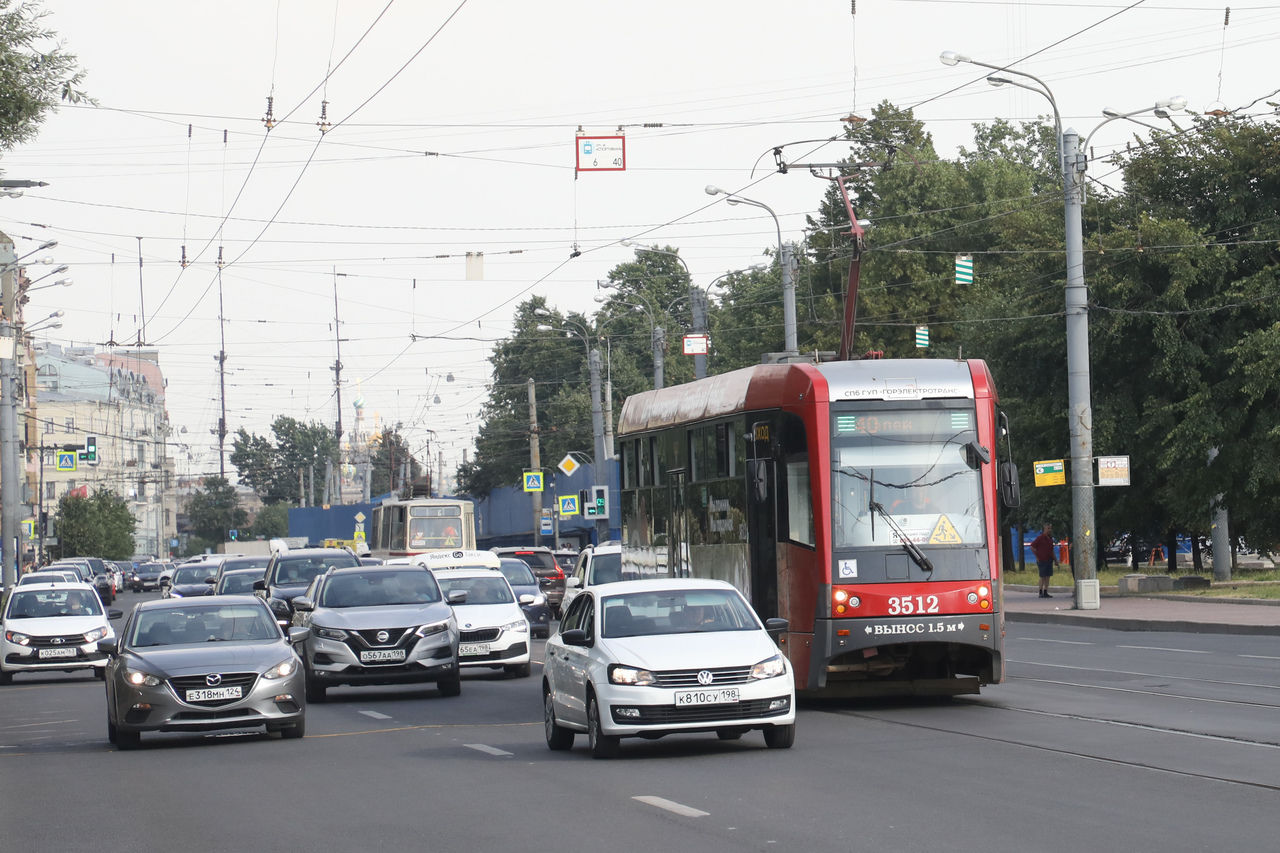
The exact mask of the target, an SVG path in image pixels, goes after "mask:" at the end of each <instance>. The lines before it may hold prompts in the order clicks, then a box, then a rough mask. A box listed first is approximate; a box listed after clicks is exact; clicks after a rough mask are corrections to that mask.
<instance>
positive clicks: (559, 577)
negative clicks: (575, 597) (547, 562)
mask: <svg viewBox="0 0 1280 853" xmlns="http://www.w3.org/2000/svg"><path fill="white" fill-rule="evenodd" d="M555 572H556V573H555V574H554V575H552V576H551V577H553V578H555V579H556V580H563V579H564V572H562V571H560V567H559V566H556V568H555Z"/></svg>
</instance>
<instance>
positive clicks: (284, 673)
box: [262, 658, 298, 681]
mask: <svg viewBox="0 0 1280 853" xmlns="http://www.w3.org/2000/svg"><path fill="white" fill-rule="evenodd" d="M297 668H298V661H297V660H296V659H295V658H289V659H288V660H282V661H280V663H278V664H276V665H275V666H273V667H271V669H269V670H267V671H266V672H264V673H262V677H263V678H265V679H267V680H268V681H275V680H276V679H277V678H286V677H288V676H290V675H293V673H294V670H296V669H297Z"/></svg>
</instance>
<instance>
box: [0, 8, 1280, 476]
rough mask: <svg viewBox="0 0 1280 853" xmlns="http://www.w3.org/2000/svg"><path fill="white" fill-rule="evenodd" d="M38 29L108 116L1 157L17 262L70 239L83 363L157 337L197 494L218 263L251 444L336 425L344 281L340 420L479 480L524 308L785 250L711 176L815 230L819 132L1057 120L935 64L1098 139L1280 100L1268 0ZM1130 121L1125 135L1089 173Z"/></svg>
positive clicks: (57, 335) (373, 15) (63, 128)
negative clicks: (656, 251)
mask: <svg viewBox="0 0 1280 853" xmlns="http://www.w3.org/2000/svg"><path fill="white" fill-rule="evenodd" d="M44 5H45V7H46V8H47V9H48V10H49V12H50V14H49V16H48V18H47V19H46V23H47V24H48V25H49V26H50V27H51V28H52V29H53V30H55V31H57V32H58V33H59V34H60V36H61V37H62V40H63V42H64V45H65V48H66V49H67V50H69V51H70V52H72V53H75V54H76V55H78V56H79V58H80V61H81V64H82V65H83V67H84V68H85V69H86V71H87V78H86V80H85V82H84V88H85V89H86V90H87V91H88V92H89V93H90V94H91V95H92V96H93V97H94V98H96V100H97V102H98V106H96V107H91V106H66V107H63V108H61V109H60V110H59V112H58V113H57V114H56V115H54V116H52V117H51V118H50V119H49V120H48V122H47V123H46V124H45V126H44V128H43V131H42V133H41V135H40V137H39V139H38V140H37V141H36V142H34V143H32V144H30V145H26V146H23V147H20V148H18V149H16V150H14V151H11V152H9V153H7V154H5V155H4V156H3V158H2V159H0V169H3V171H4V177H5V178H8V179H22V178H29V179H35V180H43V181H47V182H48V183H49V186H48V187H45V188H43V189H35V190H29V191H27V192H26V194H25V195H24V196H23V197H22V198H19V199H3V200H0V228H2V229H3V230H4V231H5V232H6V233H8V234H9V235H10V236H11V237H13V238H14V239H15V242H16V244H17V251H18V253H19V254H23V253H25V252H27V251H30V250H32V249H34V248H35V247H36V246H38V245H39V243H40V241H43V240H46V239H56V240H57V241H58V243H59V245H58V248H57V249H55V250H54V251H53V253H52V254H53V257H54V259H55V261H56V262H57V263H65V264H68V265H69V266H70V267H71V270H72V271H71V273H69V275H70V276H71V277H72V278H73V280H74V284H73V285H72V286H71V287H66V288H60V287H55V288H49V289H45V290H40V291H37V292H33V293H32V294H31V304H30V305H28V306H27V309H26V311H27V313H26V320H27V322H28V323H33V322H35V321H36V320H38V319H39V318H41V317H44V316H46V315H47V314H48V313H49V312H52V311H54V310H58V309H62V310H65V311H66V316H65V318H64V320H63V326H62V328H61V329H59V330H56V331H53V332H51V333H49V336H48V339H49V340H52V341H56V342H60V343H75V344H86V343H92V344H105V343H108V342H111V341H114V342H115V343H117V344H121V345H128V344H134V343H136V342H137V341H138V339H139V335H140V334H142V328H143V326H144V325H145V335H144V338H143V339H144V341H145V343H146V344H148V345H149V346H153V347H156V348H158V349H159V350H160V359H161V367H162V369H163V371H164V373H165V376H166V377H167V378H168V382H169V385H168V389H167V394H168V410H169V414H170V418H171V421H172V424H173V427H174V430H175V433H177V434H175V436H174V441H175V443H181V444H183V445H185V446H184V447H180V448H175V451H174V452H175V455H176V456H177V457H178V459H179V470H180V471H181V472H184V473H200V472H213V473H216V472H217V469H218V462H217V453H216V447H217V442H216V437H215V436H214V435H212V434H211V432H210V431H211V430H212V429H213V428H214V427H215V425H216V423H217V417H218V409H219V391H218V377H217V360H216V359H217V353H218V351H219V348H220V343H219V322H218V318H219V286H218V285H219V275H218V269H217V260H218V257H219V249H221V256H222V259H223V262H224V266H223V269H222V272H221V276H220V280H221V297H222V315H223V316H224V317H225V325H224V329H225V336H226V352H227V354H228V361H227V368H228V374H227V410H228V423H229V427H230V430H231V432H232V433H234V431H235V430H236V429H238V428H240V427H245V428H247V429H249V430H250V431H252V432H258V433H267V432H268V431H269V425H270V422H271V420H272V419H273V418H274V417H275V416H276V415H278V414H287V415H291V416H293V417H296V418H300V419H303V420H319V421H323V422H326V423H332V422H333V421H334V420H335V418H336V403H335V399H334V383H333V378H334V377H333V371H332V370H331V369H330V368H331V365H332V364H333V362H334V360H335V340H334V338H335V334H334V328H333V318H334V311H335V306H334V295H335V294H334V291H335V284H336V290H337V303H338V306H337V311H338V315H339V317H340V319H341V326H340V333H341V338H342V341H341V354H342V364H343V371H342V381H343V389H342V402H343V407H344V411H343V413H342V418H343V423H344V427H346V429H348V430H350V429H351V428H352V426H353V421H354V415H355V408H354V406H353V404H354V402H355V400H356V399H357V398H360V399H362V400H363V401H364V403H365V407H364V413H365V417H366V418H368V419H370V420H372V419H374V418H377V419H378V420H380V421H381V422H384V423H389V424H392V425H394V424H396V423H400V424H403V427H402V429H403V431H404V432H405V433H406V435H407V437H408V438H409V440H410V443H411V445H412V446H414V447H415V449H420V450H424V451H425V447H426V445H427V443H428V442H429V441H434V442H435V443H434V444H433V445H432V455H433V456H434V453H435V451H436V450H441V451H442V452H443V453H444V457H445V467H446V469H447V470H449V471H451V470H452V469H453V468H454V467H455V466H456V464H457V462H459V461H460V460H461V458H462V454H463V451H464V450H467V451H468V452H469V451H470V446H471V437H472V436H473V434H474V432H475V429H476V427H477V425H478V419H477V415H478V412H479V409H480V406H481V405H482V403H483V402H484V400H485V398H486V396H487V393H488V392H487V383H488V382H489V381H490V378H491V377H490V370H489V366H488V363H487V355H488V353H489V351H490V347H491V345H492V342H493V341H495V340H499V339H501V338H503V337H504V336H506V335H507V334H508V333H509V331H510V328H511V325H510V323H511V315H512V311H513V309H514V308H515V306H516V305H518V304H519V303H520V302H522V301H523V300H525V299H527V298H528V297H529V296H531V295H535V294H539V295H543V296H546V297H547V299H548V300H549V301H550V303H551V304H552V305H553V306H556V307H558V308H560V309H561V310H565V311H569V310H579V311H584V312H589V311H591V310H592V309H593V308H594V307H595V304H594V303H593V302H592V297H593V296H594V295H595V293H596V289H595V282H596V280H597V279H600V278H603V277H604V276H605V275H606V274H607V272H608V270H609V269H610V268H611V267H613V266H614V265H616V264H618V263H620V262H622V261H625V260H627V259H628V258H630V257H631V256H632V255H633V250H632V249H629V248H626V247H623V246H620V245H618V242H619V241H621V240H624V239H628V238H631V239H636V240H638V241H643V242H645V243H650V244H652V243H660V244H663V245H670V246H674V247H678V248H679V249H680V253H681V256H682V257H683V258H684V259H685V261H686V262H687V263H688V265H689V268H690V270H691V271H692V274H693V277H694V280H695V282H697V283H699V284H702V285H706V284H707V283H709V282H710V281H711V280H712V279H713V278H715V277H716V276H717V275H719V274H721V273H723V272H726V271H728V270H733V269H739V268H743V267H746V266H749V265H751V264H753V263H756V262H758V261H760V260H761V254H762V252H764V251H765V250H766V249H768V248H772V247H774V246H775V245H776V242H777V240H776V236H775V234H776V232H775V228H774V223H773V220H772V219H770V218H769V217H768V215H767V214H765V213H764V212H763V211H760V210H756V209H751V208H746V207H743V206H734V207H730V206H728V205H726V204H725V203H724V202H723V201H718V200H716V199H713V198H711V197H709V196H707V195H706V194H705V193H704V192H703V187H704V186H705V185H707V184H717V185H720V186H722V187H725V188H726V189H729V190H735V191H741V192H742V194H743V195H744V196H747V197H749V198H753V199H756V200H758V201H761V202H764V203H766V204H768V205H770V206H771V207H772V208H773V209H774V210H775V211H776V212H777V214H778V216H779V219H780V223H781V228H782V232H783V237H784V239H788V240H799V239H801V238H802V236H803V233H804V232H803V228H804V217H805V215H806V214H810V213H812V212H813V211H814V209H815V208H816V206H817V204H818V201H819V200H820V198H821V196H822V193H823V191H824V189H825V187H826V185H827V184H826V182H825V181H822V180H819V179H817V178H814V177H812V176H811V175H809V174H808V173H807V172H806V171H804V170H796V171H792V172H790V173H788V174H785V175H784V174H778V173H777V172H776V171H775V170H774V168H773V157H772V154H771V153H770V152H771V150H772V148H773V147H774V146H776V145H783V144H787V146H788V147H787V148H786V150H787V151H788V152H789V156H792V157H793V158H794V159H795V160H803V159H805V158H806V157H807V158H808V159H812V160H835V159H838V158H839V157H841V156H844V155H845V154H846V153H847V149H846V148H844V147H842V146H840V145H839V144H834V143H826V144H824V143H822V142H821V141H818V142H811V143H805V142H803V141H805V140H824V139H829V138H830V137H833V136H835V135H837V134H839V133H840V131H841V129H842V125H841V124H840V119H841V118H842V117H844V116H847V115H849V114H851V113H853V114H862V115H869V114H870V110H871V108H872V106H874V105H875V104H877V103H879V102H881V101H882V100H886V99H887V100H890V101H892V102H894V103H896V104H898V105H899V106H913V107H915V108H916V115H917V117H918V118H920V119H922V120H924V121H925V123H926V127H927V129H928V130H929V131H930V132H932V134H933V136H934V139H935V142H936V144H937V146H938V148H939V151H940V152H942V153H943V155H944V156H952V155H954V153H955V150H956V148H957V147H958V146H960V145H970V144H971V139H972V133H971V125H972V123H974V122H982V121H990V120H991V119H993V118H995V117H1003V118H1009V119H1015V120H1016V119H1027V120H1032V119H1035V118H1036V117H1037V116H1039V115H1043V114H1046V113H1047V112H1048V106H1047V102H1046V101H1045V100H1044V99H1043V98H1041V97H1039V96H1037V95H1034V94H1031V93H1029V92H1025V91H1020V90H1009V89H1008V87H1005V89H1002V90H995V89H993V88H992V87H991V86H989V85H988V84H987V83H985V82H984V81H983V79H982V76H983V75H982V71H983V69H980V68H977V67H975V66H973V65H965V64H961V65H958V66H955V67H947V66H945V65H943V64H941V63H940V62H939V60H938V55H939V53H940V52H941V51H944V50H948V49H950V50H956V51H959V52H961V53H964V54H967V55H969V56H971V57H973V58H974V59H978V60H981V61H984V62H989V63H992V64H997V65H999V64H1005V63H1010V62H1015V61H1019V60H1021V61H1019V62H1018V64H1017V66H1016V67H1017V68H1019V69H1022V70H1025V71H1027V72H1029V73H1032V74H1034V75H1036V76H1037V77H1040V78H1041V79H1043V80H1044V81H1045V82H1046V83H1047V84H1048V85H1049V86H1050V87H1051V89H1052V91H1053V93H1054V95H1055V96H1056V98H1057V101H1058V104H1059V106H1060V108H1061V111H1062V114H1063V121H1064V124H1066V125H1067V126H1074V127H1076V128H1077V129H1079V130H1080V131H1081V133H1082V134H1087V133H1088V132H1089V130H1091V129H1092V128H1093V127H1094V126H1095V125H1096V124H1097V123H1098V122H1099V121H1101V111H1102V109H1103V108H1104V107H1112V108H1115V109H1119V110H1124V111H1127V110H1133V109H1138V108H1140V107H1143V106H1146V105H1149V104H1152V103H1153V102H1154V101H1155V100H1157V99H1160V98H1165V97H1168V96H1170V95H1174V94H1180V95H1185V96H1186V97H1187V99H1188V104H1189V107H1190V108H1191V109H1192V110H1196V111H1204V110H1208V109H1211V108H1213V107H1214V106H1216V105H1218V104H1222V105H1225V106H1226V107H1227V108H1236V107H1241V106H1244V105H1246V104H1250V103H1251V102H1254V101H1257V103H1256V104H1255V105H1254V107H1253V108H1252V109H1251V110H1250V112H1251V113H1252V114H1255V115H1256V114H1258V113H1259V111H1260V110H1262V111H1265V110H1268V109H1270V108H1269V107H1267V106H1266V105H1265V101H1266V100H1268V99H1269V100H1273V101H1274V100H1276V96H1275V95H1274V94H1273V91H1274V90H1276V89H1278V88H1280V81H1278V80H1277V74H1276V73H1275V67H1276V65H1275V61H1274V51H1275V44H1276V43H1277V37H1278V36H1280V2H1277V3H1269V2H1263V1H1262V0H1252V2H1246V3H1242V4H1238V5H1237V4H1232V10H1231V18H1230V24H1229V25H1228V26H1226V27H1224V25H1223V11H1224V6H1221V5H1216V6H1215V5H1212V4H1209V3H1206V2H1204V0H1147V2H1139V3H1125V2H1112V0H1093V2H1090V0H1082V2H1068V0H1060V2H1036V1H1035V0H1025V1H1024V0H861V2H858V3H857V4H856V14H854V13H851V3H850V0H787V2H779V0H680V1H679V2H671V1H670V0H646V2H619V0H595V2H581V1H580V0H534V2H529V1H528V0H526V2H517V0H468V2H460V0H398V2H391V3H385V2H383V1H382V0H368V2H355V0H337V2H334V0H221V2H217V3H195V2H186V0H158V2H139V1H138V0H130V2H127V3H126V2H114V0H49V2H46V3H45V4H44ZM268 96H272V97H273V107H272V112H273V116H274V118H275V120H276V121H277V123H276V124H275V126H274V128H273V129H271V130H270V132H268V131H267V129H266V127H265V126H264V122H263V118H264V116H265V115H266V110H267V98H268ZM1258 99H1261V100H1258ZM324 101H327V102H328V103H327V106H324V107H323V109H324V113H325V116H326V119H327V122H328V123H329V124H330V125H331V127H330V129H329V130H328V131H327V132H326V133H324V134H322V133H321V132H320V129H319V128H318V127H317V123H318V122H320V121H321V111H322V102H324ZM652 125H660V126H657V127H654V126H652ZM620 127H621V128H622V129H623V132H624V133H625V136H626V140H627V146H626V155H627V168H626V171H625V172H592V173H582V174H577V175H575V169H574V162H575V133H576V132H577V131H578V129H579V128H581V130H582V131H583V132H585V133H587V134H591V135H614V134H617V132H618V130H619V128H620ZM1135 131H1136V132H1139V133H1146V132H1147V131H1146V129H1144V128H1142V127H1139V126H1137V125H1134V124H1130V123H1127V122H1122V121H1121V122H1112V123H1111V124H1109V125H1108V126H1107V127H1105V128H1103V129H1102V130H1101V131H1099V133H1098V135H1097V136H1096V137H1095V139H1094V143H1093V146H1094V149H1095V151H1096V152H1098V153H1101V152H1102V151H1103V150H1105V149H1106V148H1108V147H1111V146H1116V145H1124V144H1125V142H1126V141H1127V140H1131V139H1132V135H1133V133H1134V132H1135ZM793 143H802V144H793ZM139 238H141V240H139ZM184 246H185V252H186V257H187V259H188V260H189V261H190V263H189V265H188V266H187V267H186V268H183V267H182V265H181V258H182V256H183V247H184ZM575 248H576V249H577V250H578V251H580V252H581V254H580V255H579V256H578V257H575V258H571V257H570V256H571V254H572V253H573V252H574V251H575ZM975 248H981V247H975ZM478 252H482V253H484V259H483V280H468V279H467V262H466V256H467V253H478ZM139 253H141V257H142V260H143V264H142V268H141V273H140V272H139V263H138V261H139ZM32 275H33V276H38V275H40V271H39V270H34V271H32ZM46 283H47V282H46ZM144 307H145V315H144V313H143V308H144ZM41 337H43V336H41ZM673 357H677V358H679V357H681V356H679V355H674V356H673ZM450 374H451V375H452V377H453V381H452V382H448V381H446V377H447V376H448V375H450ZM437 395H438V396H439V399H440V402H439V403H438V404H437V403H435V402H434V400H435V397H436V396H437ZM183 427H185V428H186V430H187V432H186V433H178V431H179V430H180V429H181V428H183ZM428 430H434V433H431V432H428ZM229 447H230V441H228V448H229ZM188 453H190V455H191V459H190V460H188V458H187V454H188Z"/></svg>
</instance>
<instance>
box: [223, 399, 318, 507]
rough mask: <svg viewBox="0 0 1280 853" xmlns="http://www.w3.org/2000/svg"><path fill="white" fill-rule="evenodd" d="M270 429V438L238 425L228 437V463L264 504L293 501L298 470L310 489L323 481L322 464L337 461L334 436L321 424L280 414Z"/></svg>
mask: <svg viewBox="0 0 1280 853" xmlns="http://www.w3.org/2000/svg"><path fill="white" fill-rule="evenodd" d="M271 432H272V437H271V438H267V437H266V436H261V435H256V434H254V433H250V432H249V431H247V430H245V429H243V428H242V429H240V430H239V431H238V432H237V433H236V437H235V438H234V439H233V440H232V450H231V464H232V465H234V466H235V468H236V471H237V472H239V474H240V480H241V481H242V482H244V483H245V484H246V485H247V486H249V488H251V489H253V490H254V492H256V493H257V494H258V496H259V497H261V498H262V500H263V502H264V503H269V504H270V503H280V502H282V501H297V500H298V497H299V495H298V475H299V473H301V474H302V475H303V480H304V482H305V483H306V486H305V488H307V489H311V488H313V484H315V483H317V482H321V483H322V482H323V481H324V473H325V468H326V463H332V464H334V465H336V464H338V458H339V457H338V442H337V439H335V438H334V436H333V430H332V429H331V428H329V427H328V426H326V425H324V424H322V423H318V422H316V421H312V422H310V423H304V422H302V421H299V420H297V419H295V418H291V417H287V416H285V415H281V416H279V417H277V418H276V419H275V420H274V421H272V423H271ZM321 491H323V490H322V489H321ZM308 496H309V497H314V496H312V495H310V493H308ZM309 502H311V503H313V502H314V501H313V500H311V501H309Z"/></svg>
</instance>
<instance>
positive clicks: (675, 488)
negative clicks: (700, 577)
mask: <svg viewBox="0 0 1280 853" xmlns="http://www.w3.org/2000/svg"><path fill="white" fill-rule="evenodd" d="M685 480H686V474H685V471H684V470H683V469H679V468H678V469H675V470H672V471H668V472H667V506H669V507H671V523H670V524H669V525H668V526H667V542H668V548H669V551H668V552H667V571H668V572H669V573H670V575H671V577H673V578H687V577H689V576H690V567H689V507H688V506H687V505H686V495H685Z"/></svg>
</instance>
